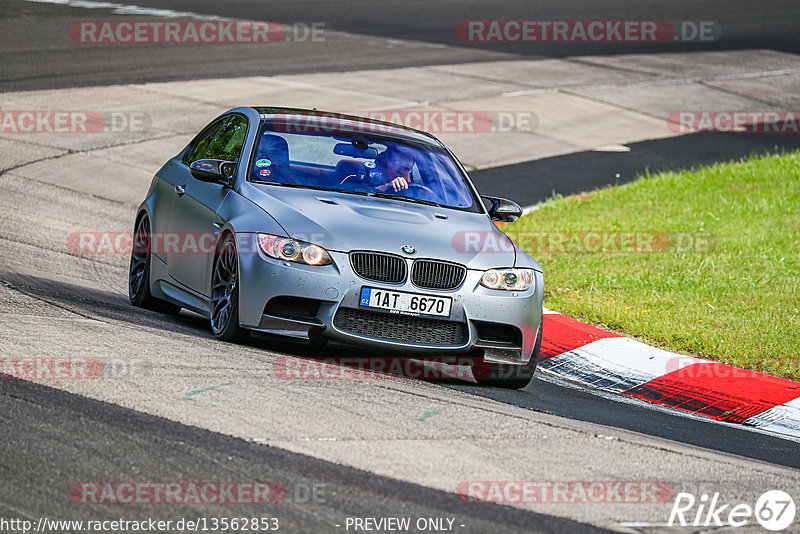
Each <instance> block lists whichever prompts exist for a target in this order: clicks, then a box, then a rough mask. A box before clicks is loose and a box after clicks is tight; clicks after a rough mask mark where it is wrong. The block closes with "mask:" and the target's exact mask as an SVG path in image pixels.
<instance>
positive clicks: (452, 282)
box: [411, 260, 467, 289]
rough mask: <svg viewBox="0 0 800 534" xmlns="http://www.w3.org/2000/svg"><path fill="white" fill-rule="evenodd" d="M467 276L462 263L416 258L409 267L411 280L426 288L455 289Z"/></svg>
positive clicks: (416, 284)
mask: <svg viewBox="0 0 800 534" xmlns="http://www.w3.org/2000/svg"><path fill="white" fill-rule="evenodd" d="M466 276H467V269H466V267H464V266H463V265H458V264H456V263H447V262H443V261H436V260H417V261H415V262H414V266H413V267H412V268H411V281H412V282H413V283H414V285H415V286H417V287H424V288H428V289H455V288H457V287H458V286H460V285H461V283H462V282H463V281H464V278H465V277H466Z"/></svg>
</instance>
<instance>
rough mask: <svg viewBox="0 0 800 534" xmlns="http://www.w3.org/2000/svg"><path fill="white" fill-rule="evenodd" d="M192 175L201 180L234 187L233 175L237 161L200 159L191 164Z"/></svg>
mask: <svg viewBox="0 0 800 534" xmlns="http://www.w3.org/2000/svg"><path fill="white" fill-rule="evenodd" d="M189 171H190V172H191V173H192V176H194V177H195V178H197V179H198V180H200V181H201V182H210V183H212V184H222V185H225V186H227V187H233V175H234V174H235V173H236V163H235V162H233V161H224V160H221V159H198V160H197V161H195V162H193V163H192V164H191V165H189Z"/></svg>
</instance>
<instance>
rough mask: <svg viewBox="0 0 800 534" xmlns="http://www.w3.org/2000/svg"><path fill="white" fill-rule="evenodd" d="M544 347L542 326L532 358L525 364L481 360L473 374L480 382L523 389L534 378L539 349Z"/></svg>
mask: <svg viewBox="0 0 800 534" xmlns="http://www.w3.org/2000/svg"><path fill="white" fill-rule="evenodd" d="M541 348H542V326H541V325H540V326H539V334H538V335H537V336H536V344H535V345H534V346H533V353H532V354H531V359H530V360H528V363H526V364H525V365H508V364H502V363H487V362H481V363H479V364H477V365H475V366H474V367H473V368H472V375H473V377H474V378H475V380H476V381H477V382H478V384H480V385H482V386H490V387H497V388H505V389H522V388H524V387H525V386H527V385H528V384H530V382H531V380H533V375H534V373H535V372H536V364H537V362H538V360H539V351H540V350H541Z"/></svg>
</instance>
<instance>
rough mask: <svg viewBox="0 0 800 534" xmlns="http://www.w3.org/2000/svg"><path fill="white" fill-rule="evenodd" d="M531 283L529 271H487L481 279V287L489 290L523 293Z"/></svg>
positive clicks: (531, 276)
mask: <svg viewBox="0 0 800 534" xmlns="http://www.w3.org/2000/svg"><path fill="white" fill-rule="evenodd" d="M531 283H533V271H532V270H530V269H489V270H488V271H486V272H485V273H483V276H482V277H481V285H482V286H483V287H488V288H489V289H505V290H506V291H525V290H526V289H528V288H529V287H531Z"/></svg>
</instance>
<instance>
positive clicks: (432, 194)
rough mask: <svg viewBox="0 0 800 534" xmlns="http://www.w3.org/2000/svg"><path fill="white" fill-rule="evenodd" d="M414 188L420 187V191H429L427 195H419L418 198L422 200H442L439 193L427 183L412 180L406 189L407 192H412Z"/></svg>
mask: <svg viewBox="0 0 800 534" xmlns="http://www.w3.org/2000/svg"><path fill="white" fill-rule="evenodd" d="M412 189H419V190H420V191H425V193H427V195H419V196H418V198H419V199H420V200H430V201H431V202H437V203H438V202H441V201H442V199H441V198H439V195H437V194H436V193H435V192H434V191H433V189H431V188H430V187H428V186H427V185H422V184H418V183H416V182H410V183H409V184H408V189H406V190H405V192H406V193H409V192H411V190H412ZM414 196H417V195H414Z"/></svg>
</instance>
